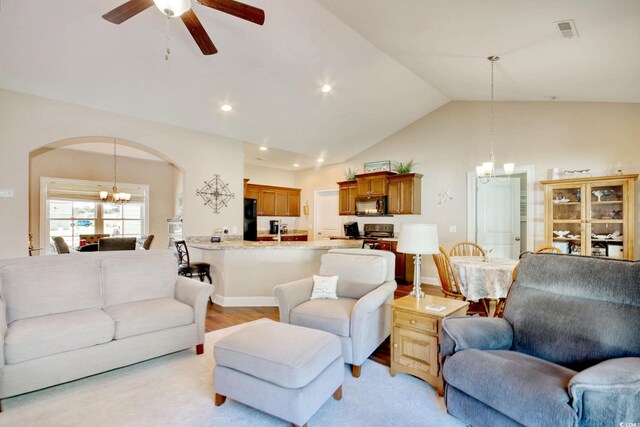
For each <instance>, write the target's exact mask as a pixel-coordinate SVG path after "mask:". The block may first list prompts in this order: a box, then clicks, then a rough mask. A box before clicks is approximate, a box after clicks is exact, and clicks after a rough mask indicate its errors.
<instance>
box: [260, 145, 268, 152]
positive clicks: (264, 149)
mask: <svg viewBox="0 0 640 427" xmlns="http://www.w3.org/2000/svg"><path fill="white" fill-rule="evenodd" d="M267 150H268V148H267V147H265V146H264V145H263V146H261V147H260V151H267Z"/></svg>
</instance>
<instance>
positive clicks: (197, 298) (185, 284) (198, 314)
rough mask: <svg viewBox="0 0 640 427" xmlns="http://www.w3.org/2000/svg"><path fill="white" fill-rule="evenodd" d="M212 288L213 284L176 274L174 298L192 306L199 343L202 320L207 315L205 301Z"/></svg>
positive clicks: (202, 332) (202, 336)
mask: <svg viewBox="0 0 640 427" xmlns="http://www.w3.org/2000/svg"><path fill="white" fill-rule="evenodd" d="M214 290H215V287H214V286H213V285H207V284H204V283H202V282H200V281H198V280H195V279H190V278H188V277H184V276H178V280H177V281H176V299H177V300H178V301H180V302H183V303H185V304H187V305H189V306H191V307H192V308H193V312H194V321H195V323H196V325H198V337H199V340H200V341H199V343H200V344H202V343H204V332H205V328H204V320H205V318H206V317H207V303H208V302H209V296H211V294H213V291H214Z"/></svg>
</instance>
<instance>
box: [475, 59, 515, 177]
mask: <svg viewBox="0 0 640 427" xmlns="http://www.w3.org/2000/svg"><path fill="white" fill-rule="evenodd" d="M487 59H488V60H489V62H491V104H490V105H491V131H490V136H489V138H490V140H491V153H490V156H489V161H488V162H484V163H482V165H480V166H476V174H477V175H478V180H479V181H480V182H482V183H483V184H486V183H487V182H489V181H490V180H491V179H494V180H498V181H499V179H498V178H497V177H496V174H495V161H496V156H495V154H494V147H493V145H494V139H495V132H494V128H495V125H494V105H493V92H494V90H493V65H494V63H495V62H496V61H498V60H499V59H500V57H499V56H490V57H488V58H487ZM503 167H504V174H505V175H507V176H508V175H511V174H513V171H514V170H515V167H516V165H515V164H514V163H505V164H504V165H503Z"/></svg>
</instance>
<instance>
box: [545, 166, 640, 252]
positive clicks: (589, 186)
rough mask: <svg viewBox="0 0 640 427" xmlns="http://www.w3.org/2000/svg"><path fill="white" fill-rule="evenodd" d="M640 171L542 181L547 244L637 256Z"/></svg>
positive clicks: (576, 249)
mask: <svg viewBox="0 0 640 427" xmlns="http://www.w3.org/2000/svg"><path fill="white" fill-rule="evenodd" d="M636 178H638V175H637V174H633V175H618V176H604V177H592V178H577V179H561V180H552V181H541V184H543V185H544V201H545V202H544V205H545V244H546V245H553V246H555V247H557V248H559V249H560V250H562V252H564V253H569V254H576V255H592V256H606V257H611V258H624V259H633V245H634V239H633V225H634V194H635V193H634V183H635V180H636Z"/></svg>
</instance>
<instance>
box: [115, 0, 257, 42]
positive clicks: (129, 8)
mask: <svg viewBox="0 0 640 427" xmlns="http://www.w3.org/2000/svg"><path fill="white" fill-rule="evenodd" d="M195 1H197V2H198V3H200V4H201V5H203V6H207V7H210V8H212V9H217V10H219V11H221V12H224V13H228V14H229V15H233V16H236V17H238V18H241V19H244V20H247V21H250V22H253V23H254V24H258V25H262V24H264V11H263V10H262V9H258V8H257V7H253V6H249V5H247V4H244V3H240V2H237V1H234V0H195ZM154 4H155V5H156V6H157V7H158V9H160V11H162V13H164V14H165V15H166V16H167V17H168V18H175V17H178V16H179V17H180V19H182V22H184V25H186V27H187V30H189V32H190V33H191V36H192V37H193V39H194V40H195V41H196V43H197V44H198V46H199V47H200V50H201V51H202V53H203V54H205V55H213V54H214V53H217V52H218V49H216V47H215V45H214V44H213V42H212V41H211V39H210V38H209V35H208V34H207V32H206V31H205V29H204V27H203V26H202V24H201V23H200V20H199V19H198V17H197V16H196V14H195V13H194V12H193V10H192V9H191V0H129V1H128V2H126V3H124V4H121V5H120V6H118V7H116V8H115V9H113V10H112V11H110V12H107V13H105V14H104V15H102V17H103V18H104V19H106V20H107V21H109V22H112V23H114V24H122V23H123V22H124V21H126V20H127V19H129V18H132V17H134V16H135V15H137V14H138V13H140V12H142V11H143V10H146V9H148V8H150V7H151V6H153V5H154Z"/></svg>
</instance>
